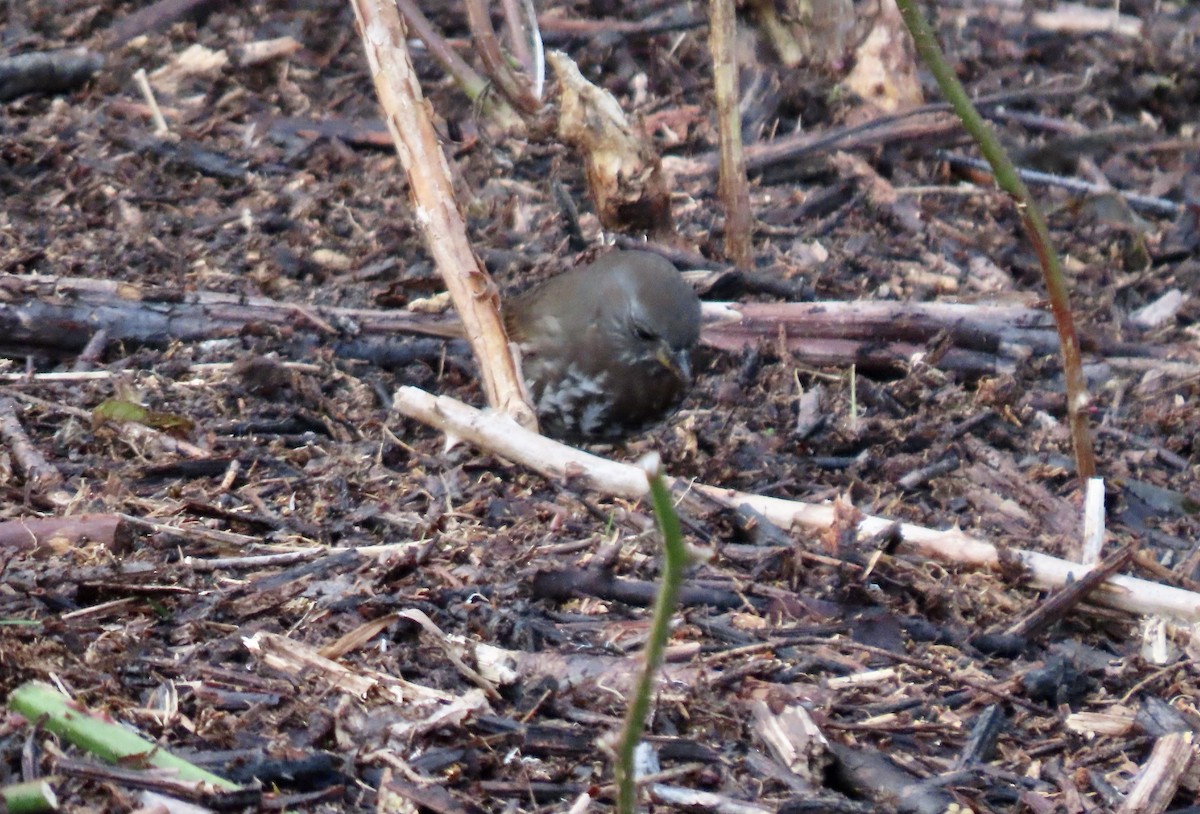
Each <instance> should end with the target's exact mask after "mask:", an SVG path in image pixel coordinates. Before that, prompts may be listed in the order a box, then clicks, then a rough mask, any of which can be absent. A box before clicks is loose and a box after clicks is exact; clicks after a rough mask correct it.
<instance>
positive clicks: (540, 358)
mask: <svg viewBox="0 0 1200 814" xmlns="http://www.w3.org/2000/svg"><path fill="white" fill-rule="evenodd" d="M503 315H504V322H505V329H506V330H507V331H508V335H509V339H510V340H511V341H512V342H514V343H516V345H517V348H518V350H519V354H520V359H521V370H522V378H523V379H524V381H525V386H526V388H527V389H528V391H529V395H530V398H531V401H532V403H533V406H534V409H535V410H536V411H537V414H538V421H539V424H540V426H541V429H542V432H543V433H544V434H546V435H548V436H551V437H553V438H558V439H561V440H565V441H571V442H597V443H606V442H615V441H621V440H624V439H626V438H629V437H630V436H633V435H637V434H640V433H642V432H644V431H646V430H647V429H649V428H651V427H652V426H654V425H655V424H657V423H658V422H660V421H661V420H662V419H664V418H665V417H666V416H668V415H669V414H671V413H673V412H674V411H675V410H676V409H677V408H678V407H679V404H680V402H682V401H683V398H684V396H685V395H686V394H687V391H688V389H689V387H690V385H691V358H690V356H691V351H692V349H693V348H694V347H695V345H696V343H697V341H699V338H700V299H699V297H697V296H696V292H695V291H693V290H692V287H691V286H690V285H688V284H687V282H686V281H685V280H684V279H683V277H682V276H681V275H680V274H679V271H678V269H676V268H675V266H674V265H672V263H671V262H670V261H669V260H667V259H666V258H664V257H661V256H660V255H657V254H654V253H653V252H648V251H614V252H611V253H609V254H606V255H604V256H603V257H601V258H600V259H599V260H596V261H595V262H593V263H591V264H590V265H587V266H582V267H579V268H575V269H572V270H571V271H568V272H565V273H563V274H560V275H558V276H556V277H552V278H551V279H549V280H547V281H545V282H544V283H541V284H539V285H537V286H535V287H533V288H532V289H530V290H529V291H527V292H525V293H523V294H519V295H517V296H516V297H515V298H512V299H511V300H510V302H509V303H508V304H507V305H506V306H505V308H504V309H503Z"/></svg>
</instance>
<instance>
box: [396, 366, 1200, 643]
mask: <svg viewBox="0 0 1200 814" xmlns="http://www.w3.org/2000/svg"><path fill="white" fill-rule="evenodd" d="M395 408H396V410H397V411H399V412H400V413H402V414H403V415H406V416H408V417H410V418H415V419H417V420H418V421H421V422H423V423H425V424H429V425H430V426H433V427H436V428H438V429H440V430H442V431H443V432H445V433H446V434H447V435H449V436H450V437H451V438H453V439H456V440H464V441H468V442H470V443H471V444H473V445H474V446H477V447H479V448H481V449H484V450H487V451H489V452H491V453H493V454H496V455H499V456H500V457H503V458H507V459H508V460H510V461H513V462H514V463H517V464H520V465H521V466H524V467H528V468H530V469H533V470H534V471H536V472H539V473H541V474H542V475H545V476H546V477H548V478H559V479H562V478H570V479H571V480H573V481H575V482H577V483H579V484H580V485H582V486H585V487H587V488H590V489H594V490H596V491H598V492H603V493H605V494H609V495H615V496H618V497H624V498H629V499H636V498H640V497H642V496H643V495H644V494H646V491H647V489H648V487H647V484H646V477H645V473H644V472H643V471H642V470H641V469H640V468H639V467H637V466H635V465H633V464H622V463H617V462H616V461H610V460H608V459H607V458H601V457H599V456H596V455H592V454H590V453H587V452H583V451H581V450H578V449H575V448H574V447H570V446H567V445H565V444H560V443H558V442H557V441H552V440H551V439H549V438H544V437H542V436H540V435H537V434H535V433H531V432H529V431H527V430H523V429H521V428H520V427H518V426H517V425H516V424H515V423H514V422H513V421H512V420H511V419H509V418H507V417H506V416H502V415H499V414H496V413H492V412H481V411H480V410H477V409H475V408H474V407H470V406H468V405H466V404H463V403H462V402H460V401H456V400H454V399H452V398H449V397H447V396H434V395H432V394H430V393H427V392H425V391H424V390H421V389H419V388H416V387H401V388H400V389H399V390H397V391H396V394H395ZM680 485H681V486H684V487H689V488H692V489H699V490H701V491H703V492H704V493H705V494H707V495H709V496H710V497H712V498H713V499H715V500H717V501H719V502H720V503H722V504H724V505H726V506H729V507H730V508H734V509H736V508H738V507H740V506H743V505H749V506H750V507H751V508H753V509H754V510H755V511H758V512H760V513H761V514H763V515H764V516H765V517H766V518H767V519H768V520H770V521H771V522H772V523H775V524H776V525H779V526H782V527H783V528H785V529H789V528H792V527H793V526H803V527H806V528H808V529H812V530H816V531H819V530H823V529H827V528H829V527H830V526H832V525H833V523H834V522H835V520H836V515H835V510H834V507H833V506H831V505H815V504H811V503H801V502H799V501H795V500H784V499H783V498H776V497H765V496H763V495H754V494H749V493H746V492H739V491H736V490H734V489H721V488H718V487H715V486H706V485H704V484H700V483H692V484H687V483H682V484H680ZM893 526H896V527H898V528H899V531H900V535H901V539H902V540H903V541H904V543H905V544H906V545H908V546H909V547H910V548H912V549H915V550H917V551H919V552H921V553H922V554H925V555H927V556H930V557H935V558H937V559H940V560H946V561H949V562H955V563H962V564H965V565H972V566H983V567H992V566H997V565H999V564H1000V560H1001V552H1000V550H999V549H998V548H997V547H996V546H994V545H992V544H991V543H988V542H986V541H985V540H982V539H980V538H977V537H973V536H971V535H969V534H966V533H964V532H962V531H960V530H958V529H956V528H955V529H949V530H947V531H937V530H936V529H929V528H925V527H924V526H918V525H915V524H913V523H899V524H897V523H896V522H895V521H894V520H889V519H887V518H883V517H872V516H870V515H866V516H864V517H863V518H862V520H860V521H859V524H858V532H859V534H860V535H862V536H864V537H870V536H873V535H875V534H878V533H881V532H883V531H886V530H888V529H891V528H892V527H893ZM1005 556H1006V557H1012V558H1015V559H1016V560H1018V561H1020V562H1021V563H1022V564H1023V565H1024V566H1025V567H1026V568H1028V569H1029V575H1030V578H1031V582H1032V584H1033V585H1034V586H1035V587H1038V588H1047V589H1048V588H1059V587H1062V586H1063V585H1066V584H1067V583H1068V582H1070V581H1072V580H1075V579H1078V578H1079V577H1080V576H1082V575H1083V574H1085V573H1087V571H1088V570H1090V566H1084V565H1080V564H1079V563H1073V562H1068V561H1067V560H1062V559H1059V558H1058V557H1051V556H1049V555H1048V554H1041V553H1038V552H1036V551H1027V550H1023V549H1017V548H1012V549H1006V550H1005ZM1089 600H1091V601H1093V602H1096V603H1097V604H1100V605H1106V606H1108V607H1111V608H1118V609H1120V610H1124V611H1128V612H1130V613H1139V614H1165V615H1168V616H1174V617H1178V618H1181V619H1184V620H1186V621H1189V622H1195V621H1200V594H1197V593H1194V592H1192V591H1185V590H1183V589H1182V588H1175V587H1172V586H1170V585H1162V584H1160V583H1157V582H1150V581H1149V580H1144V579H1138V578H1136V577H1128V576H1123V575H1118V576H1114V577H1112V578H1110V579H1109V580H1107V581H1106V582H1105V583H1104V585H1102V586H1101V587H1100V588H1098V589H1097V590H1096V591H1095V592H1094V593H1093V594H1092V595H1091V596H1090V597H1089Z"/></svg>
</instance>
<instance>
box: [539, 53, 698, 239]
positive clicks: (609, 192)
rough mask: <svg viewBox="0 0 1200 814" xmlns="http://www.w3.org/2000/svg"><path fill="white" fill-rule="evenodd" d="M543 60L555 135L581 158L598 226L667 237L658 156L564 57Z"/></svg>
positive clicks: (667, 206)
mask: <svg viewBox="0 0 1200 814" xmlns="http://www.w3.org/2000/svg"><path fill="white" fill-rule="evenodd" d="M546 58H547V60H548V61H549V62H550V64H551V65H552V66H553V67H554V72H555V73H556V74H557V75H558V81H559V86H560V93H559V95H560V100H559V117H558V135H559V137H560V138H562V140H563V141H565V142H566V143H567V144H569V145H571V146H572V147H574V148H575V149H576V150H578V151H579V152H580V153H581V154H582V155H583V160H584V169H585V172H586V175H587V183H588V189H589V190H590V191H591V194H592V200H593V201H595V204H596V214H597V215H598V216H599V218H600V224H601V226H603V227H604V228H605V229H606V230H609V231H613V232H645V233H648V234H651V235H655V236H659V237H663V236H669V235H672V234H673V233H674V231H675V227H674V222H673V221H672V218H671V189H670V186H671V185H670V183H669V179H668V177H667V173H666V171H665V170H664V169H663V167H662V162H661V161H660V160H659V156H658V153H657V152H656V151H655V150H654V148H653V146H652V145H651V144H650V143H649V142H648V140H647V139H646V138H645V136H644V135H642V134H641V133H639V132H638V131H637V130H636V129H635V128H634V127H632V126H631V125H630V123H629V120H628V119H627V118H626V117H625V112H624V111H623V110H621V106H620V104H618V103H617V100H616V99H614V98H613V96H612V94H610V93H609V92H608V91H606V90H604V89H603V88H599V87H596V86H595V85H593V84H592V83H591V82H589V81H587V80H586V79H585V78H584V77H583V74H581V73H580V72H579V68H578V67H577V66H576V65H575V63H574V61H572V59H571V58H570V57H569V56H567V55H566V54H564V53H562V52H561V51H549V52H547V54H546Z"/></svg>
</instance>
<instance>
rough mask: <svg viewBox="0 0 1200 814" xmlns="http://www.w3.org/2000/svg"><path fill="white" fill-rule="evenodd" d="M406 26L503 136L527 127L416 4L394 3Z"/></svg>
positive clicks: (408, 1) (409, 0) (408, 0)
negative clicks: (491, 91) (502, 132)
mask: <svg viewBox="0 0 1200 814" xmlns="http://www.w3.org/2000/svg"><path fill="white" fill-rule="evenodd" d="M395 2H396V6H397V8H398V9H399V10H400V14H401V15H402V16H403V17H404V22H405V23H406V24H407V25H408V27H409V28H410V29H412V32H413V33H414V34H415V35H416V36H417V38H418V39H420V40H421V42H423V43H425V47H426V48H428V49H429V53H431V54H432V55H433V57H434V59H436V60H437V61H438V64H439V65H441V66H442V70H444V71H445V72H446V73H448V74H450V76H451V78H452V79H454V82H455V84H456V85H458V87H459V89H460V90H461V91H462V92H463V93H465V94H466V95H467V98H468V99H470V100H471V101H472V102H475V103H477V104H479V105H480V106H481V107H482V109H483V111H484V113H485V114H486V115H487V116H489V117H490V118H491V119H492V120H493V121H495V122H496V124H497V126H498V127H500V129H501V130H503V131H504V132H515V131H517V130H519V129H520V128H521V127H523V126H524V123H523V121H522V120H521V117H520V116H518V115H517V113H516V111H514V110H513V109H512V108H511V107H509V105H508V103H507V102H506V101H504V100H503V99H501V98H499V97H496V96H494V95H490V94H488V93H487V89H488V81H487V80H486V79H485V78H483V77H482V76H480V75H479V73H478V72H477V71H476V70H475V69H474V68H472V67H471V66H470V65H468V64H467V63H466V61H465V60H463V58H462V57H460V56H459V55H458V54H457V53H456V52H455V51H454V49H453V48H451V47H450V45H449V44H448V43H447V42H446V40H445V39H443V37H442V35H441V34H439V33H438V32H437V29H435V28H434V27H433V24H432V23H430V22H429V18H427V17H426V16H425V15H424V14H423V13H422V12H421V10H420V9H419V8H417V6H416V4H415V3H414V2H413V0H395Z"/></svg>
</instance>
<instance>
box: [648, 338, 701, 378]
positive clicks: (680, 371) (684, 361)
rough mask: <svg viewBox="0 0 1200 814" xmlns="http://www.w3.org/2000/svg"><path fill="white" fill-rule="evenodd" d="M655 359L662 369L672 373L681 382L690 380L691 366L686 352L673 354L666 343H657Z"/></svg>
mask: <svg viewBox="0 0 1200 814" xmlns="http://www.w3.org/2000/svg"><path fill="white" fill-rule="evenodd" d="M656 358H657V359H658V361H659V364H661V365H662V366H663V367H665V368H666V369H667V370H669V371H671V372H672V373H674V374H675V375H676V376H678V377H679V378H680V379H681V380H682V381H685V382H688V381H691V380H692V365H691V361H690V360H689V359H688V353H687V351H680V352H679V353H675V352H674V351H672V350H671V346H670V345H668V344H667V343H666V342H662V343H659V346H658V353H657V355H656Z"/></svg>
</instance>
